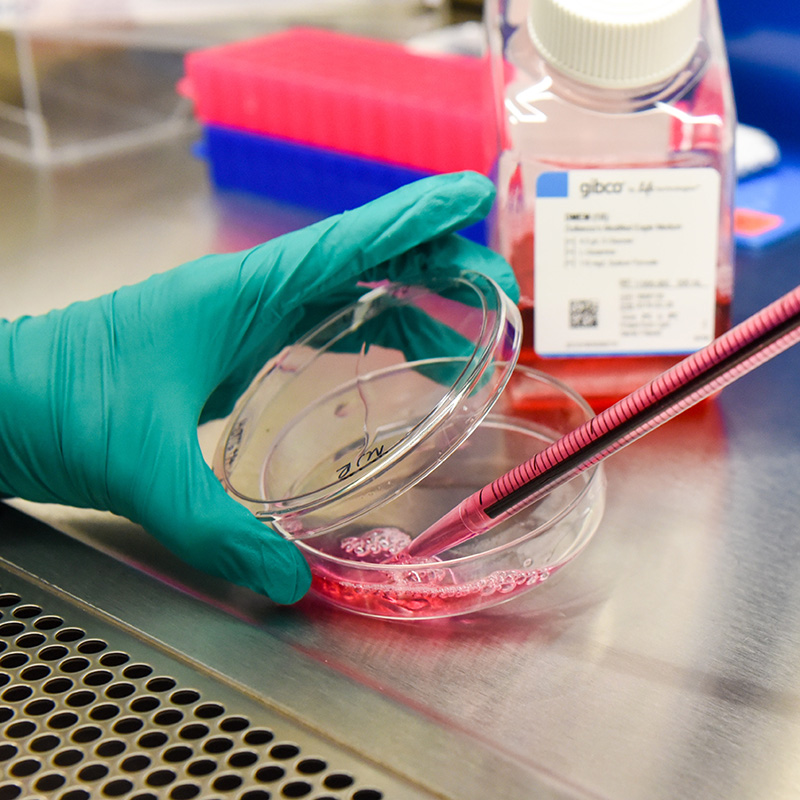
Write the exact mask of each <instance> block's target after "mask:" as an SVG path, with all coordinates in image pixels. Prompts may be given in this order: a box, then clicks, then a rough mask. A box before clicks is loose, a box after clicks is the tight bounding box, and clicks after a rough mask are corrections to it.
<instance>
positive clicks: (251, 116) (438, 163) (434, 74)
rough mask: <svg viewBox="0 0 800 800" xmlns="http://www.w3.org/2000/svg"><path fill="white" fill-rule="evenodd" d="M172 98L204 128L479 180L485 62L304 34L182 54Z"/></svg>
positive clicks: (484, 163)
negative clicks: (181, 100)
mask: <svg viewBox="0 0 800 800" xmlns="http://www.w3.org/2000/svg"><path fill="white" fill-rule="evenodd" d="M185 68H186V78H185V80H184V81H183V82H182V85H181V87H180V88H181V91H183V92H184V93H185V94H188V95H189V96H190V97H192V98H193V101H194V103H195V111H196V115H197V116H198V117H199V119H200V120H201V121H203V122H205V123H214V124H218V125H226V126H232V127H235V128H239V129H245V130H247V131H251V132H254V133H262V134H268V135H270V136H275V137H280V138H284V139H289V140H292V141H296V142H300V143H304V144H310V145H316V146H319V147H326V148H331V149H333V150H337V151H340V152H344V153H350V154H355V155H360V156H365V157H368V158H374V159H379V160H382V161H389V162H392V163H395V164H400V165H404V166H408V167H416V168H418V169H423V170H428V171H430V172H452V171H457V170H462V169H473V170H476V171H478V172H482V173H484V174H488V172H489V170H490V167H491V163H492V159H493V157H494V151H495V135H496V134H495V124H494V116H493V112H492V109H491V101H490V96H489V80H488V74H487V73H488V71H487V68H486V63H485V62H484V61H483V60H482V59H478V58H471V57H469V56H450V55H447V56H439V55H428V54H421V53H416V52H413V51H411V50H409V49H407V48H406V47H404V46H403V45H400V44H397V43H394V42H385V41H377V40H372V39H366V38H362V37H358V36H352V35H349V34H342V33H337V32H332V31H326V30H320V29H313V28H293V29H291V30H287V31H282V32H280V33H276V34H272V35H269V36H264V37H260V38H257V39H252V40H248V41H243V42H236V43H234V44H227V45H222V46H219V47H213V48H209V49H205V50H200V51H196V52H193V53H190V54H189V55H188V56H187V58H186V64H185Z"/></svg>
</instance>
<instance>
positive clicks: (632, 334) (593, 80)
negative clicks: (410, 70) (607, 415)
mask: <svg viewBox="0 0 800 800" xmlns="http://www.w3.org/2000/svg"><path fill="white" fill-rule="evenodd" d="M486 24H487V27H488V31H489V44H490V60H491V64H492V73H493V83H494V95H495V105H496V110H497V118H498V125H499V131H500V140H499V147H498V152H499V156H498V159H497V163H496V167H495V178H496V182H497V186H498V202H497V206H496V209H495V214H494V218H493V223H492V231H491V234H490V236H491V240H492V245H493V246H494V247H496V249H498V250H499V252H501V253H502V254H503V255H504V256H505V257H506V258H507V259H508V260H509V261H510V262H511V264H512V265H513V267H514V270H515V273H516V276H517V278H518V280H519V283H520V285H521V288H522V299H521V303H520V308H521V312H522V316H523V327H524V335H523V345H522V352H521V356H520V360H521V361H523V362H524V363H527V364H529V365H532V366H535V367H537V368H539V369H542V370H543V371H546V372H548V373H550V374H553V375H555V376H557V377H559V378H561V379H563V380H565V381H566V382H567V383H569V384H570V385H571V386H572V387H573V388H575V389H576V390H577V391H579V392H580V393H581V394H583V395H584V396H585V397H586V398H587V399H588V400H589V401H590V402H591V403H592V404H593V405H594V406H595V408H602V407H605V406H607V405H609V404H610V403H611V402H613V401H615V400H617V399H619V398H620V397H622V396H624V395H625V394H627V393H629V392H630V391H632V390H633V389H635V388H636V387H637V386H639V385H641V384H642V383H644V382H646V381H647V380H649V379H651V378H652V377H654V376H655V375H656V374H658V373H660V372H662V371H663V370H664V369H666V368H668V367H669V366H671V365H672V364H674V363H675V362H676V360H678V357H679V356H681V355H684V354H686V353H689V352H692V351H694V350H696V349H698V348H699V347H702V346H703V345H705V344H708V343H709V342H710V341H711V340H712V339H713V338H714V336H715V335H719V334H720V333H722V332H723V331H724V330H725V329H726V328H727V327H728V324H729V308H730V302H731V293H732V208H733V189H734V180H735V173H734V166H733V137H734V122H735V113H734V108H733V100H732V93H731V88H730V78H729V74H728V67H727V60H726V56H725V50H724V43H723V39H722V34H721V29H720V24H719V18H718V11H717V7H716V4H715V2H714V0H675V1H674V2H670V3H665V2H661V0H623V1H622V2H614V3H610V2H605V3H604V2H588V0H514V1H512V2H508V3H505V2H499V0H490V1H489V2H488V3H487V4H486Z"/></svg>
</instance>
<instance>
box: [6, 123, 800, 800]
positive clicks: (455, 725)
mask: <svg viewBox="0 0 800 800" xmlns="http://www.w3.org/2000/svg"><path fill="white" fill-rule="evenodd" d="M190 145H191V142H190V140H189V138H185V139H181V140H177V141H172V142H169V143H164V144H161V145H158V146H154V147H151V148H148V149H146V150H142V151H140V152H137V153H129V154H126V155H120V156H118V157H114V158H111V159H106V160H103V161H97V162H94V163H89V164H86V165H83V166H80V167H69V168H61V169H57V170H52V171H36V170H34V169H30V168H27V167H23V166H19V165H16V164H13V163H10V162H4V163H2V165H0V191H1V192H2V196H3V197H4V198H5V202H4V204H3V205H4V213H3V214H2V215H0V276H2V284H3V291H2V292H1V293H0V317H6V318H13V317H16V316H19V315H21V314H36V313H42V312H45V311H47V310H49V309H51V308H54V307H58V306H62V305H64V304H65V303H67V302H70V301H72V300H78V299H84V298H89V297H92V296H95V295H97V294H101V293H103V292H106V291H110V290H113V289H114V288H116V287H118V286H120V285H122V284H127V283H133V282H136V281H138V280H141V279H144V278H146V277H147V276H148V275H150V274H152V273H155V272H160V271H163V270H166V269H169V268H170V267H172V266H176V265H178V264H180V263H183V262H185V261H188V260H191V259H193V258H196V257H199V256H201V255H203V254H206V253H208V252H215V251H217V252H218V251H229V250H235V249H240V248H244V247H247V246H250V245H252V244H255V243H257V242H260V241H262V240H265V239H268V238H271V237H273V236H276V235H278V234H280V233H282V232H284V231H286V230H289V229H291V228H293V227H298V226H300V225H303V224H306V223H308V222H311V221H312V220H313V219H314V218H315V216H314V215H313V214H311V213H305V212H301V211H298V210H297V209H288V208H284V207H281V206H279V205H276V204H273V203H270V202H268V201H266V200H262V199H258V198H254V197H248V196H245V195H236V194H219V193H214V192H213V191H212V190H211V188H210V187H209V183H208V179H207V176H206V174H205V169H204V166H203V164H202V163H200V162H198V161H196V160H195V159H194V158H193V157H192V155H191V154H190ZM797 250H798V246H797V244H796V243H793V242H788V243H785V244H783V245H780V246H776V247H774V248H772V249H770V250H766V251H763V252H760V253H747V254H742V255H741V256H740V257H739V259H738V263H737V287H736V298H735V304H734V314H735V317H736V319H738V320H740V319H742V318H743V317H744V316H746V315H748V314H749V313H752V312H753V311H755V310H757V309H758V308H759V307H761V306H762V305H763V304H765V303H767V302H768V301H770V300H772V299H774V298H776V297H778V296H779V295H780V294H782V293H784V292H785V291H788V289H790V288H792V287H793V286H794V285H795V283H797V282H800V280H799V279H800V270H798V268H797V266H796V252H797ZM209 324H213V321H209ZM799 389H800V349H795V350H792V351H789V352H788V353H786V354H784V355H783V356H781V357H779V358H778V359H776V360H774V361H773V362H771V363H769V364H767V365H766V366H764V367H762V368H761V369H759V370H757V371H756V372H754V373H753V374H751V375H749V376H747V377H745V378H743V379H742V380H740V381H739V382H738V383H737V384H735V385H733V386H731V387H729V388H728V389H726V390H725V391H724V392H723V393H722V394H721V395H720V396H718V397H717V398H716V399H714V400H713V401H710V402H707V403H705V404H703V405H702V406H700V407H698V408H697V409H695V410H694V411H692V412H689V413H687V414H686V415H684V416H683V417H681V418H679V419H677V420H675V421H674V422H671V423H670V424H669V425H667V426H665V427H663V428H661V429H659V430H658V431H656V432H655V433H653V434H651V435H649V436H648V437H646V438H644V439H643V440H641V441H639V442H637V443H636V444H634V445H633V446H631V447H629V448H627V449H626V450H625V451H623V452H622V453H620V454H619V455H617V456H615V458H614V459H611V460H610V461H609V463H608V465H607V474H608V506H607V510H606V514H605V517H604V519H603V522H602V524H601V527H600V530H599V532H598V533H597V534H596V536H595V538H594V539H593V541H592V542H591V544H590V545H589V547H588V548H587V550H586V551H585V553H584V554H582V555H581V557H580V558H578V559H577V560H576V561H575V562H574V563H573V564H571V565H570V566H569V567H567V568H566V569H564V570H563V571H562V572H561V573H560V574H558V575H557V576H555V577H554V578H553V579H551V580H549V581H548V582H547V583H545V584H544V585H542V586H541V587H539V588H537V589H536V590H535V591H532V592H531V593H530V594H528V595H527V596H525V597H523V598H522V599H519V600H516V601H515V602H512V603H509V604H506V605H503V606H499V607H497V608H496V609H494V610H491V611H488V612H485V613H483V614H479V615H474V616H464V617H460V618H455V619H451V620H442V621H431V622H425V623H412V622H405V623H391V622H384V621H379V620H373V619H368V618H362V617H357V616H354V615H349V614H347V613H343V612H339V611H335V610H333V609H331V608H329V607H326V606H324V605H322V604H321V603H319V602H317V601H315V600H314V599H312V598H306V599H304V600H303V601H301V602H300V603H298V604H297V605H296V606H293V607H289V608H277V607H275V606H273V605H271V604H270V603H269V602H268V601H266V600H265V599H264V598H261V597H258V596H256V595H254V594H252V593H250V592H248V591H245V590H242V589H238V588H236V587H232V586H229V585H227V584H226V583H224V582H223V581H220V580H216V579H210V578H208V577H206V576H204V575H201V574H199V573H197V572H195V571H193V570H192V569H190V568H189V567H187V566H185V565H183V564H182V563H180V562H178V561H177V560H176V559H175V558H174V557H173V556H171V555H170V554H169V553H168V552H166V551H165V550H164V549H163V548H162V547H161V546H160V545H159V544H158V543H157V542H155V541H154V540H152V539H151V538H150V537H149V536H148V535H147V534H145V533H144V532H143V531H142V530H141V529H140V528H138V527H136V526H135V525H133V524H131V523H129V522H127V521H125V520H121V519H118V518H116V517H113V516H111V515H109V514H103V513H100V512H91V511H81V510H76V509H71V508H64V507H59V506H49V505H35V504H31V503H26V502H22V501H10V502H8V503H6V504H5V506H4V508H2V510H0V559H3V560H4V562H3V563H4V569H5V570H6V572H7V574H6V576H5V577H4V575H3V574H0V584H2V583H4V582H5V583H8V582H9V581H10V582H11V583H14V581H19V580H23V579H24V580H29V581H31V586H32V587H33V589H32V591H35V592H42V591H44V590H45V589H47V590H48V591H52V592H54V595H53V596H54V597H55V598H56V599H58V598H60V600H59V602H64V598H67V599H68V600H69V602H70V603H72V604H73V605H75V607H76V609H79V610H80V613H82V614H83V613H89V614H95V615H99V617H102V624H103V625H106V626H111V627H114V626H118V627H120V628H124V631H125V635H126V636H134V637H135V638H136V639H137V641H145V642H151V643H153V644H154V646H156V648H157V649H158V647H160V648H161V649H162V650H163V651H165V652H166V651H167V650H168V651H169V653H171V654H172V656H174V657H175V658H177V659H178V660H179V661H181V663H185V664H193V665H196V666H197V668H198V669H199V670H200V671H201V672H203V671H204V672H205V673H208V674H211V675H213V676H215V679H217V680H219V681H221V682H222V683H224V684H225V685H230V686H235V687H238V689H240V690H241V692H242V697H244V698H245V699H249V700H248V701H249V702H251V703H253V704H254V706H258V707H261V706H264V707H269V708H271V709H273V710H274V711H275V713H278V714H279V715H281V716H282V718H285V719H286V720H289V722H290V723H291V724H292V725H297V726H301V727H303V729H304V730H307V731H312V732H314V733H315V735H319V736H323V737H324V738H326V739H327V740H330V741H331V742H332V743H334V745H335V746H336V747H337V748H339V749H340V750H341V751H342V752H343V753H344V754H345V755H343V756H342V757H343V758H345V757H346V758H350V759H360V761H361V762H363V763H364V764H366V765H367V766H366V767H365V769H368V770H373V771H375V775H376V776H377V777H375V778H374V780H373V783H375V785H378V784H380V776H381V775H383V776H384V777H385V780H386V787H385V790H384V796H385V797H386V798H389V797H395V796H396V797H401V796H402V797H405V796H408V797H425V796H431V797H440V798H441V797H446V798H458V799H459V800H461V799H462V798H463V800H471V799H472V798H475V799H476V800H477V798H488V797H497V798H499V797H503V798H537V797H560V798H610V799H611V798H613V799H614V800H658V799H659V798H664V799H665V800H666V799H667V798H676V797H698V798H725V799H726V800H731V799H733V798H742V799H744V798H746V799H747V800H757V799H758V798H769V799H770V800H776V799H778V798H790V797H797V796H798V795H800V759H798V751H799V750H800V579H798V575H800V536H798V533H799V532H800V530H799V529H800V525H798V511H800V486H798V481H797V476H798V475H799V474H800V406H798V403H797V397H798V390H799ZM220 430H221V428H220V426H219V424H217V423H215V424H211V425H208V426H206V427H204V428H203V429H201V431H200V437H201V443H202V444H203V446H204V449H205V450H206V452H208V453H209V454H210V453H211V451H213V448H214V445H215V440H216V437H217V436H218V435H219V433H220ZM53 529H55V530H53ZM63 534H67V535H66V536H64V535H63ZM2 588H3V587H2V586H0V589H2ZM76 613H77V612H76ZM98 624H99V623H98ZM287 724H288V723H287ZM332 746H333V745H332ZM309 747H318V744H316V743H315V744H312V745H309ZM0 771H1V770H0ZM371 774H372V773H370V775H371ZM309 791H310V790H309ZM330 794H333V795H335V796H337V797H345V796H348V797H349V796H350V795H348V794H347V793H346V792H345V791H344V790H341V791H340V792H339V793H336V792H330ZM309 796H312V795H309ZM314 796H316V795H314ZM319 796H322V795H319ZM353 796H356V795H355V794H353ZM363 796H364V797H368V796H370V795H368V794H365V795H363ZM372 796H376V795H374V794H373V795H372Z"/></svg>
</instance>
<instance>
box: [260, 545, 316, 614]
mask: <svg viewBox="0 0 800 800" xmlns="http://www.w3.org/2000/svg"><path fill="white" fill-rule="evenodd" d="M265 532H266V531H265ZM267 533H268V534H270V535H271V536H275V539H274V540H272V541H271V542H270V543H269V546H266V547H264V548H263V549H262V564H263V566H262V569H261V570H260V575H259V576H257V580H258V579H259V578H260V581H259V582H260V585H259V584H258V583H257V584H256V585H254V586H252V588H253V589H255V590H256V591H259V592H261V593H262V594H266V595H267V596H268V597H269V598H270V599H271V600H273V601H275V602H276V603H278V604H279V605H291V604H292V603H296V602H297V601H298V600H300V599H301V598H302V597H303V596H304V595H305V594H306V592H307V591H308V590H309V588H310V587H311V570H310V569H309V566H308V564H307V563H306V560H305V559H304V558H303V556H302V554H301V553H300V551H299V550H298V549H297V547H296V546H295V545H294V544H292V543H291V542H287V541H285V540H283V539H280V538H279V537H278V536H277V535H276V534H272V533H271V532H267Z"/></svg>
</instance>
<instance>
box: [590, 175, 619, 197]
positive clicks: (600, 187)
mask: <svg viewBox="0 0 800 800" xmlns="http://www.w3.org/2000/svg"><path fill="white" fill-rule="evenodd" d="M624 186H625V182H624V181H609V182H608V183H603V182H602V181H600V180H598V179H597V178H595V179H594V180H593V181H586V182H585V183H582V184H581V185H580V190H581V196H583V197H588V196H589V195H590V194H620V192H622V189H623V187H624Z"/></svg>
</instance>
